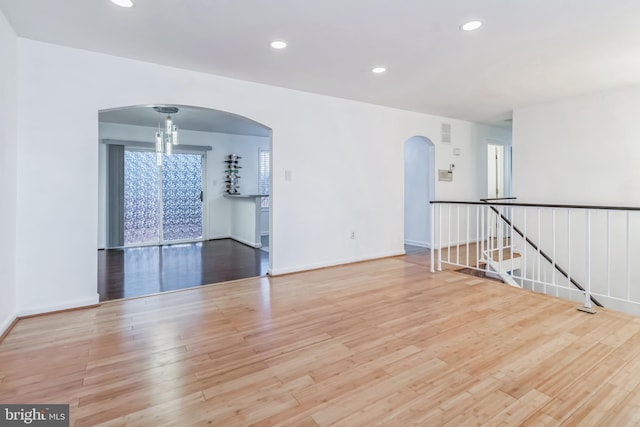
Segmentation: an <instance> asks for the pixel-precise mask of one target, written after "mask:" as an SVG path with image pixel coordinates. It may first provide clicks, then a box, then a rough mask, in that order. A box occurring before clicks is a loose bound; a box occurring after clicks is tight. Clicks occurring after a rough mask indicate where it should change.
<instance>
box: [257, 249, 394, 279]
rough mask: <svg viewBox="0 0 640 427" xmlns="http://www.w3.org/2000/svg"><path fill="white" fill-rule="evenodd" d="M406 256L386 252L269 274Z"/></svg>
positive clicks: (282, 269) (285, 269)
mask: <svg viewBox="0 0 640 427" xmlns="http://www.w3.org/2000/svg"><path fill="white" fill-rule="evenodd" d="M404 254H405V252H404V250H402V251H395V252H386V253H381V254H376V255H368V256H363V257H356V258H347V259H342V260H334V261H329V262H324V263H317V264H306V265H299V266H296V267H288V268H276V269H273V270H271V271H270V273H269V274H271V275H273V276H278V275H281V274H289V273H298V272H301V271H308V270H315V269H318V268H325V267H335V266H337V265H344V264H352V263H354V262H361V261H372V260H375V259H380V258H389V257H393V256H399V255H404Z"/></svg>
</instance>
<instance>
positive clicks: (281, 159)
mask: <svg viewBox="0 0 640 427" xmlns="http://www.w3.org/2000/svg"><path fill="white" fill-rule="evenodd" d="M19 50H20V55H19V65H20V70H21V79H20V86H19V108H20V116H19V118H18V126H19V127H18V132H19V135H20V144H19V146H18V159H19V160H18V194H20V195H21V196H19V197H18V203H17V215H18V218H19V220H18V225H17V236H18V246H17V262H16V264H17V274H18V282H19V286H18V295H17V297H18V310H19V311H20V312H21V313H29V312H42V311H47V310H51V309H56V308H64V307H67V306H78V305H83V304H88V303H93V302H97V301H98V297H97V292H96V264H97V261H96V247H97V246H98V236H97V233H96V230H97V229H98V193H97V191H96V189H97V188H98V144H96V140H97V138H98V120H97V117H98V111H99V110H103V109H108V108H115V107H121V106H126V105H141V104H182V105H193V106H202V107H206V108H213V109H217V110H222V111H228V112H232V113H235V114H239V115H242V116H245V117H249V118H251V119H253V120H255V121H258V122H260V123H262V124H264V125H266V126H268V127H270V128H272V129H273V141H272V156H273V160H272V162H273V171H272V198H271V202H272V209H271V214H272V224H271V236H272V238H273V241H272V245H271V247H270V252H271V263H272V265H271V271H272V273H275V274H280V273H285V272H289V271H296V270H302V269H308V268H312V267H321V266H328V265H333V264H340V263H346V262H351V261H356V260H362V259H370V258H376V257H383V256H388V255H395V254H401V253H403V170H402V167H399V165H401V164H402V162H403V144H404V141H406V140H407V139H409V138H410V137H412V136H414V135H424V136H426V137H428V138H430V139H431V140H433V141H434V142H436V167H437V168H443V167H445V166H446V165H448V163H450V162H451V159H452V157H453V156H452V154H451V152H450V149H448V150H447V151H443V152H440V150H441V148H442V146H441V144H440V143H439V139H438V138H437V135H439V130H440V125H441V123H442V121H443V119H442V118H439V117H435V116H429V115H425V114H418V113H412V112H407V111H401V110H396V109H391V108H385V107H381V106H375V105H370V104H364V103H359V102H354V101H349V100H344V99H338V98H332V97H326V96H320V95H315V94H309V93H304V92H299V91H294V90H287V89H282V88H276V87H271V86H265V85H260V84H256V83H250V82H244V81H238V80H233V79H228V78H222V77H218V76H213V75H207V74H202V73H197V72H191V71H185V70H181V69H175V68H170V67H165V66H160V65H155V64H149V63H143V62H139V61H134V60H129V59H123V58H117V57H113V56H108V55H103V54H96V53H91V52H87V51H82V50H77V49H70V48H66V47H61V46H55V45H50V44H45V43H40V42H36V41H31V40H26V39H19ZM71 118H72V119H71ZM70 120H72V123H73V125H72V126H70V125H69V124H70ZM446 121H447V122H449V123H451V125H452V136H453V138H454V141H455V143H456V144H457V145H458V146H460V147H462V150H463V156H462V157H457V158H456V164H457V169H456V178H455V180H454V182H453V183H445V185H442V183H436V197H443V198H457V199H469V198H471V199H476V198H478V197H479V194H478V191H477V189H476V188H474V187H473V186H470V185H469V183H472V182H475V181H474V179H475V177H476V176H477V174H478V171H477V169H478V165H477V161H476V158H475V157H474V156H473V152H474V150H475V147H474V146H473V144H472V140H473V138H472V136H473V134H474V125H473V124H471V123H469V122H464V121H458V120H453V119H447V120H446ZM52 147H55V148H52ZM285 170H288V171H290V176H291V179H290V180H285ZM43 207H46V209H43ZM352 230H353V231H356V233H357V236H358V237H357V239H356V240H350V239H349V232H350V231H352ZM51 246H55V248H56V250H55V251H51ZM34 259H38V260H39V262H40V265H39V268H38V269H34V268H33V267H32V266H33V260H34Z"/></svg>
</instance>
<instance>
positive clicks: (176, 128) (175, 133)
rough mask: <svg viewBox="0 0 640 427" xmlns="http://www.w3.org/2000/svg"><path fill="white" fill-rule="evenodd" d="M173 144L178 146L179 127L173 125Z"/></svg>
mask: <svg viewBox="0 0 640 427" xmlns="http://www.w3.org/2000/svg"><path fill="white" fill-rule="evenodd" d="M171 142H172V143H173V145H178V126H176V125H173V132H171Z"/></svg>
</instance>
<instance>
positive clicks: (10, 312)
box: [0, 11, 18, 335]
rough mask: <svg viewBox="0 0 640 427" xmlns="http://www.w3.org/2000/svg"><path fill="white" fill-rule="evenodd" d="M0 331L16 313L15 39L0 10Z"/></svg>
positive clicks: (16, 101)
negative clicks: (0, 64) (0, 63)
mask: <svg viewBox="0 0 640 427" xmlns="http://www.w3.org/2000/svg"><path fill="white" fill-rule="evenodd" d="M0 58H2V66H0V111H2V114H0V183H2V184H1V185H0V200H1V201H2V208H1V209H0V236H2V238H1V239H0V335H2V333H3V332H4V331H5V330H6V328H7V327H8V326H9V325H10V324H11V322H12V321H13V320H14V319H15V314H16V293H15V289H16V253H15V246H16V188H17V170H16V164H17V160H18V157H17V140H18V135H17V127H16V123H17V121H18V94H17V90H16V88H17V86H18V41H17V38H16V35H15V33H14V32H13V29H12V28H11V26H10V25H9V23H8V22H7V20H6V19H5V17H4V14H3V13H2V11H0Z"/></svg>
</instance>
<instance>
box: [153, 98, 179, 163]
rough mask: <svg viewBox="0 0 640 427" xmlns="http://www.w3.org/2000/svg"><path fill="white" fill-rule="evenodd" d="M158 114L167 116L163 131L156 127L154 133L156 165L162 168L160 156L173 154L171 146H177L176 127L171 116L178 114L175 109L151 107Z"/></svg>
mask: <svg viewBox="0 0 640 427" xmlns="http://www.w3.org/2000/svg"><path fill="white" fill-rule="evenodd" d="M153 109H154V110H156V111H157V112H158V113H162V114H167V118H166V119H165V122H164V130H163V129H162V128H161V127H160V126H158V131H157V132H156V163H157V165H158V166H162V155H163V154H167V155H171V153H172V152H173V145H177V144H178V126H176V125H175V124H174V123H173V119H172V118H171V114H176V113H177V112H178V108H177V107H159V106H158V107H153Z"/></svg>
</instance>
